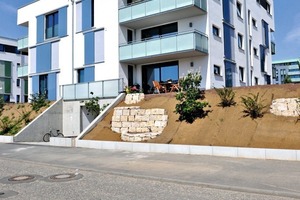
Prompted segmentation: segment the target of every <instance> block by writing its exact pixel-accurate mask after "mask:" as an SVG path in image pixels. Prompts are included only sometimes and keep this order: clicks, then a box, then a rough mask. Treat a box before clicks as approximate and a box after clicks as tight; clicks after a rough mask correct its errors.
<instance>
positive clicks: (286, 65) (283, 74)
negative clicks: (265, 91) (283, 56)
mask: <svg viewBox="0 0 300 200" xmlns="http://www.w3.org/2000/svg"><path fill="white" fill-rule="evenodd" d="M272 66H273V79H274V80H273V82H274V84H283V83H284V82H285V78H287V77H289V78H290V81H291V82H292V83H300V60H299V59H298V58H296V59H289V60H279V61H274V62H273V64H272Z"/></svg>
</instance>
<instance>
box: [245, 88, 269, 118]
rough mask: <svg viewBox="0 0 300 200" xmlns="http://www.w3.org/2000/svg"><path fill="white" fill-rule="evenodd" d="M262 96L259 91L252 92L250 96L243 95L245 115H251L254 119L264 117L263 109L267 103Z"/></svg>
mask: <svg viewBox="0 0 300 200" xmlns="http://www.w3.org/2000/svg"><path fill="white" fill-rule="evenodd" d="M262 97H263V96H260V95H259V92H258V93H257V94H256V95H255V94H252V93H250V94H249V95H248V96H242V97H241V101H242V103H243V106H244V110H243V112H244V113H245V115H244V117H247V116H250V117H251V118H252V119H255V118H258V117H263V115H264V111H263V109H264V108H265V107H266V105H264V104H263V102H264V100H263V99H262Z"/></svg>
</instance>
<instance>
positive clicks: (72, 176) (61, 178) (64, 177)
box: [44, 173, 83, 182]
mask: <svg viewBox="0 0 300 200" xmlns="http://www.w3.org/2000/svg"><path fill="white" fill-rule="evenodd" d="M82 177H83V175H82V174H79V173H63V174H55V175H51V176H48V177H47V178H46V179H44V180H45V181H49V182H65V181H73V180H78V179H81V178H82Z"/></svg>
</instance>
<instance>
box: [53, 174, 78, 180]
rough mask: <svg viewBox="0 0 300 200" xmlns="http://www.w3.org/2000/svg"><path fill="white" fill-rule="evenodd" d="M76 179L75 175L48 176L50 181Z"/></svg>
mask: <svg viewBox="0 0 300 200" xmlns="http://www.w3.org/2000/svg"><path fill="white" fill-rule="evenodd" d="M74 177H76V175H75V174H57V175H53V176H50V179H54V180H55V179H70V178H74Z"/></svg>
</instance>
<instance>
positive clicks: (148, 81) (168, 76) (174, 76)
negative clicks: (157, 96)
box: [142, 61, 179, 93]
mask: <svg viewBox="0 0 300 200" xmlns="http://www.w3.org/2000/svg"><path fill="white" fill-rule="evenodd" d="M142 76H143V77H142V82H143V83H142V87H143V91H144V92H146V93H149V92H151V88H152V86H153V83H152V81H158V82H173V83H177V82H178V77H179V72H178V62H177V61H174V62H167V63H157V64H151V65H144V66H143V69H142Z"/></svg>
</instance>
